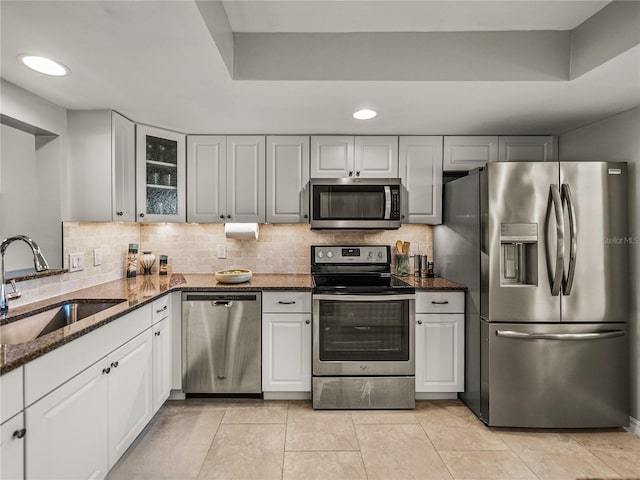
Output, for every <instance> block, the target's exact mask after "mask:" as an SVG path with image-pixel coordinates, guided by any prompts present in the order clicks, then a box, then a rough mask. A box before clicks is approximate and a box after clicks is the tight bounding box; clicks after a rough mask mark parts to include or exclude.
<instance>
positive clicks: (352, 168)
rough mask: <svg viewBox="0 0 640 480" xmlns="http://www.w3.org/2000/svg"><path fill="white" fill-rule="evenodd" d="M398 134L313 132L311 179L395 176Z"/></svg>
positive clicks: (396, 172)
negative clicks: (319, 133)
mask: <svg viewBox="0 0 640 480" xmlns="http://www.w3.org/2000/svg"><path fill="white" fill-rule="evenodd" d="M397 176H398V137H396V136H358V137H353V136H349V135H338V136H336V135H333V136H332V135H314V136H312V137H311V178H344V177H365V178H375V177H377V178H396V177H397Z"/></svg>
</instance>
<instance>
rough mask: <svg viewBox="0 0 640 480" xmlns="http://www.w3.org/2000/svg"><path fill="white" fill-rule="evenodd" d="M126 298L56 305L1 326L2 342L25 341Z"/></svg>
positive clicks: (103, 309) (101, 310)
mask: <svg viewBox="0 0 640 480" xmlns="http://www.w3.org/2000/svg"><path fill="white" fill-rule="evenodd" d="M124 301H126V300H123V299H117V300H102V299H98V300H81V301H71V302H66V303H63V304H62V305H56V306H55V307H51V308H49V309H47V310H45V311H44V312H40V313H36V314H33V315H30V316H28V317H25V318H21V319H20V320H16V321H14V322H11V323H8V324H6V325H2V326H0V344H16V343H24V342H28V341H30V340H34V339H36V338H40V337H42V336H44V335H47V334H48V333H51V332H54V331H56V330H58V329H60V328H63V327H66V326H67V325H71V324H73V323H75V322H77V321H79V320H82V319H84V318H87V317H90V316H91V315H95V314H96V313H100V312H103V311H105V310H108V309H109V308H112V307H115V306H117V305H120V304H121V303H122V302H124Z"/></svg>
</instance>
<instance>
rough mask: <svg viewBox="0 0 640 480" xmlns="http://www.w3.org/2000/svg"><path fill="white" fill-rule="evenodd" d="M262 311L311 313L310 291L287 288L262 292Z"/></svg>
mask: <svg viewBox="0 0 640 480" xmlns="http://www.w3.org/2000/svg"><path fill="white" fill-rule="evenodd" d="M262 311H263V312H271V313H289V312H291V313H311V292H296V291H288V290H281V291H276V292H262Z"/></svg>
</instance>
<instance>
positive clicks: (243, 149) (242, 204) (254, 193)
mask: <svg viewBox="0 0 640 480" xmlns="http://www.w3.org/2000/svg"><path fill="white" fill-rule="evenodd" d="M264 151H265V139H264V136H262V135H238V136H232V137H227V217H226V220H225V221H226V222H257V223H264V222H265V194H264V190H265V159H264Z"/></svg>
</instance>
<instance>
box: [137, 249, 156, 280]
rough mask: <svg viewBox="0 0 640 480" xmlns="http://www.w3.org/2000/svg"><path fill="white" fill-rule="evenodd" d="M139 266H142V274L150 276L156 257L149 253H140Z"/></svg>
mask: <svg viewBox="0 0 640 480" xmlns="http://www.w3.org/2000/svg"><path fill="white" fill-rule="evenodd" d="M138 260H139V261H140V265H142V274H143V275H151V267H153V264H154V263H156V256H155V255H154V254H153V253H151V252H142V255H140V258H139V259H138Z"/></svg>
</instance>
